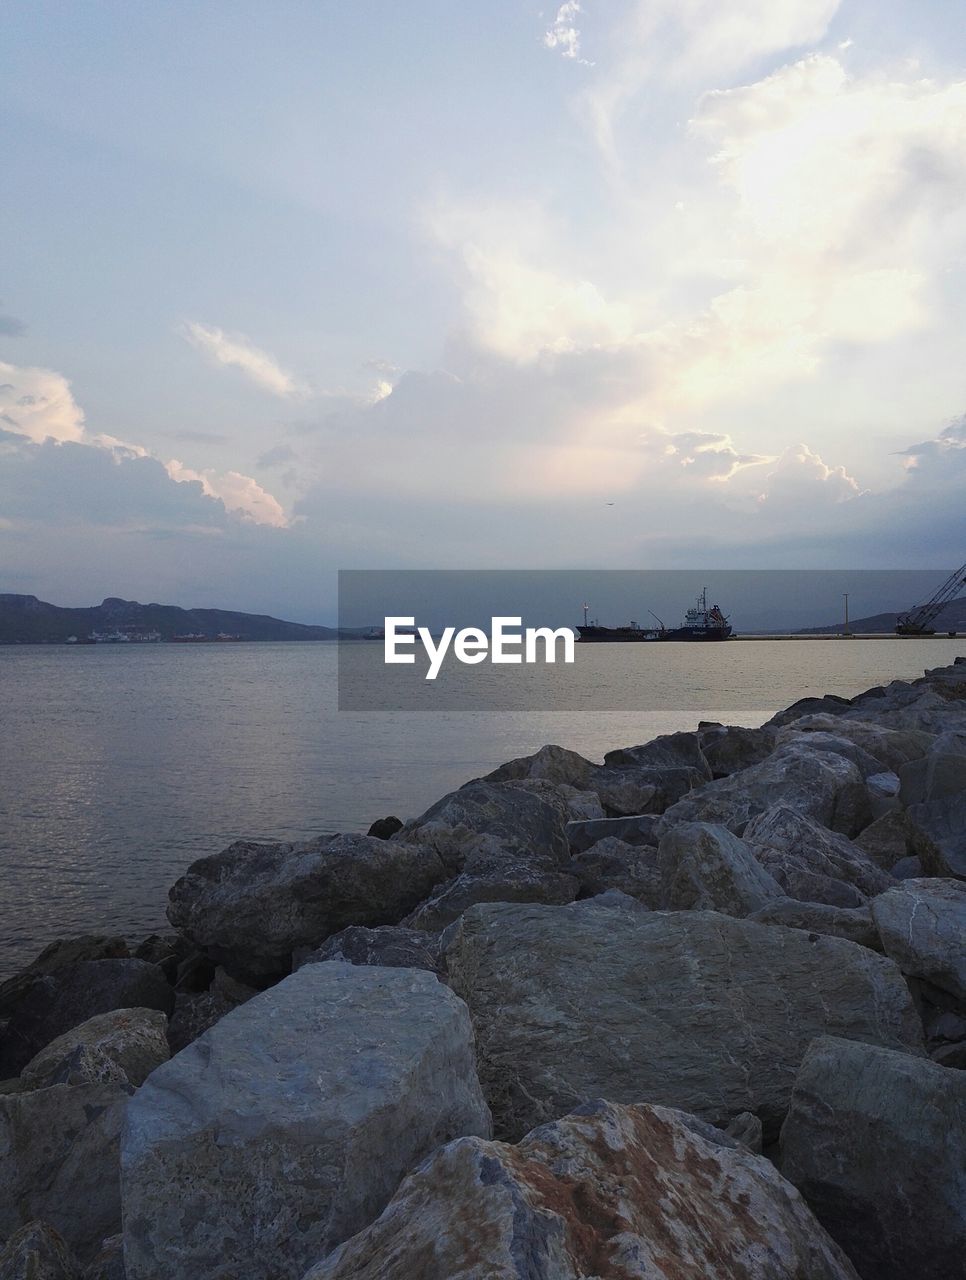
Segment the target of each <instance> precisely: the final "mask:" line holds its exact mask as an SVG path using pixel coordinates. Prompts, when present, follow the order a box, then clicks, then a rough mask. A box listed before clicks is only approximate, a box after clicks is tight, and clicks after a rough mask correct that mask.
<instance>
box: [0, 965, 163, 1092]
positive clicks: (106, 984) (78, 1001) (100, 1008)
mask: <svg viewBox="0 0 966 1280" xmlns="http://www.w3.org/2000/svg"><path fill="white" fill-rule="evenodd" d="M173 1008H174V992H173V991H172V989H171V987H170V986H169V985H168V983H167V982H166V981H165V978H164V974H163V973H162V972H161V970H160V969H158V968H157V966H156V965H153V964H148V962H147V961H146V960H79V961H77V962H75V963H67V962H65V964H64V965H62V966H60V967H57V968H55V969H53V970H52V971H50V972H46V973H45V972H41V971H37V970H34V969H28V970H26V971H25V972H23V973H21V974H18V975H17V976H16V977H15V978H11V979H10V981H9V982H6V983H4V985H3V987H2V988H0V1020H3V1019H6V1021H7V1026H6V1030H5V1033H4V1037H3V1041H2V1043H0V1078H2V1077H3V1076H5V1075H14V1074H17V1073H19V1072H20V1071H21V1070H23V1068H24V1067H25V1066H26V1065H27V1063H28V1062H29V1061H30V1059H31V1058H33V1057H34V1056H35V1055H36V1054H37V1053H39V1051H40V1050H41V1049H43V1048H44V1046H45V1045H48V1044H50V1042H51V1040H54V1039H56V1038H57V1037H58V1036H60V1035H63V1034H64V1032H66V1031H70V1030H71V1029H72V1028H73V1027H77V1026H79V1025H80V1024H81V1023H82V1022H86V1021H87V1020H88V1019H89V1018H92V1017H94V1016H95V1014H99V1013H108V1012H109V1011H110V1010H112V1009H160V1010H161V1012H162V1013H166V1014H167V1013H170V1012H171V1010H172V1009H173Z"/></svg>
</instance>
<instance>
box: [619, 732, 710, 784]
mask: <svg viewBox="0 0 966 1280" xmlns="http://www.w3.org/2000/svg"><path fill="white" fill-rule="evenodd" d="M628 766H630V767H632V768H635V769H659V770H660V769H692V770H694V772H695V773H697V774H700V776H701V779H702V780H703V781H705V782H710V781H711V769H710V768H709V766H708V762H707V760H706V759H705V756H704V752H703V751H702V750H701V739H700V737H699V735H698V734H697V733H665V734H661V736H660V737H657V738H652V739H651V741H650V742H645V743H644V744H643V745H642V746H639V747H621V748H620V749H619V750H617V751H608V752H607V754H606V755H605V756H604V767H605V768H625V767H628Z"/></svg>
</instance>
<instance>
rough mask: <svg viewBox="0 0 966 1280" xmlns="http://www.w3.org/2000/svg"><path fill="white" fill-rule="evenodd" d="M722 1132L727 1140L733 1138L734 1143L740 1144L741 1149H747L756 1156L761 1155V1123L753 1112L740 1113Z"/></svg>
mask: <svg viewBox="0 0 966 1280" xmlns="http://www.w3.org/2000/svg"><path fill="white" fill-rule="evenodd" d="M724 1132H725V1133H726V1134H727V1135H728V1137H729V1138H734V1140H735V1142H740V1143H741V1145H742V1146H743V1147H747V1148H748V1150H749V1151H751V1152H753V1153H754V1154H755V1155H756V1156H760V1155H761V1148H762V1128H761V1121H760V1120H759V1119H758V1117H757V1116H756V1115H755V1114H754V1112H752V1111H742V1112H741V1113H740V1114H739V1115H736V1116H735V1118H734V1119H733V1120H732V1121H731V1122H730V1124H728V1125H727V1127H726V1128H725V1130H724Z"/></svg>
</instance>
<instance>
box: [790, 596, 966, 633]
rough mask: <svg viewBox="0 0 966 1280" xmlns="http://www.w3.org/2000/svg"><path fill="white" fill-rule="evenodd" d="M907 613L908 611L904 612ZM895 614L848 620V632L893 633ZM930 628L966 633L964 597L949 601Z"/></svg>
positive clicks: (836, 627) (839, 625) (833, 629)
mask: <svg viewBox="0 0 966 1280" xmlns="http://www.w3.org/2000/svg"><path fill="white" fill-rule="evenodd" d="M904 612H908V610H904ZM898 616H899V615H898V614H897V613H875V614H873V615H872V617H871V618H850V619H849V630H850V631H895V629H896V619H897V618H898ZM930 625H931V627H932V629H933V630H934V631H936V632H942V631H966V596H963V597H961V598H960V599H959V600H950V602H949V604H947V605H945V606H944V607H943V609H942V611H941V612H940V613H939V614H938V615H937V617H936V619H935V621H934V622H932V623H931V624H930ZM844 630H845V623H844V621H843V622H836V623H834V624H833V625H831V626H827V627H807V628H805V629H803V630H802V631H798V632H796V634H797V635H800V636H822V635H826V636H827V635H835V634H837V633H838V632H841V631H844Z"/></svg>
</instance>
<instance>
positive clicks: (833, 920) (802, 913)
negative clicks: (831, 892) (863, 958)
mask: <svg viewBox="0 0 966 1280" xmlns="http://www.w3.org/2000/svg"><path fill="white" fill-rule="evenodd" d="M748 919H749V920H754V921H756V922H757V923H758V924H780V925H784V926H785V927H786V928H787V929H804V930H805V931H806V933H824V934H826V935H827V936H828V937H830V938H846V939H848V941H849V942H855V943H858V945H859V946H860V947H870V948H871V949H872V950H873V951H881V950H882V942H881V940H880V938H879V931H878V929H876V927H875V923H874V921H873V919H872V912H871V910H870V909H869V908H868V907H867V906H866V907H831V906H829V905H828V904H827V903H824V902H800V901H799V900H798V899H797V898H779V899H777V900H776V901H775V902H769V903H768V904H767V905H766V906H764V907H762V908H761V909H760V910H758V911H753V912H752V913H751V915H749V917H748Z"/></svg>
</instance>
